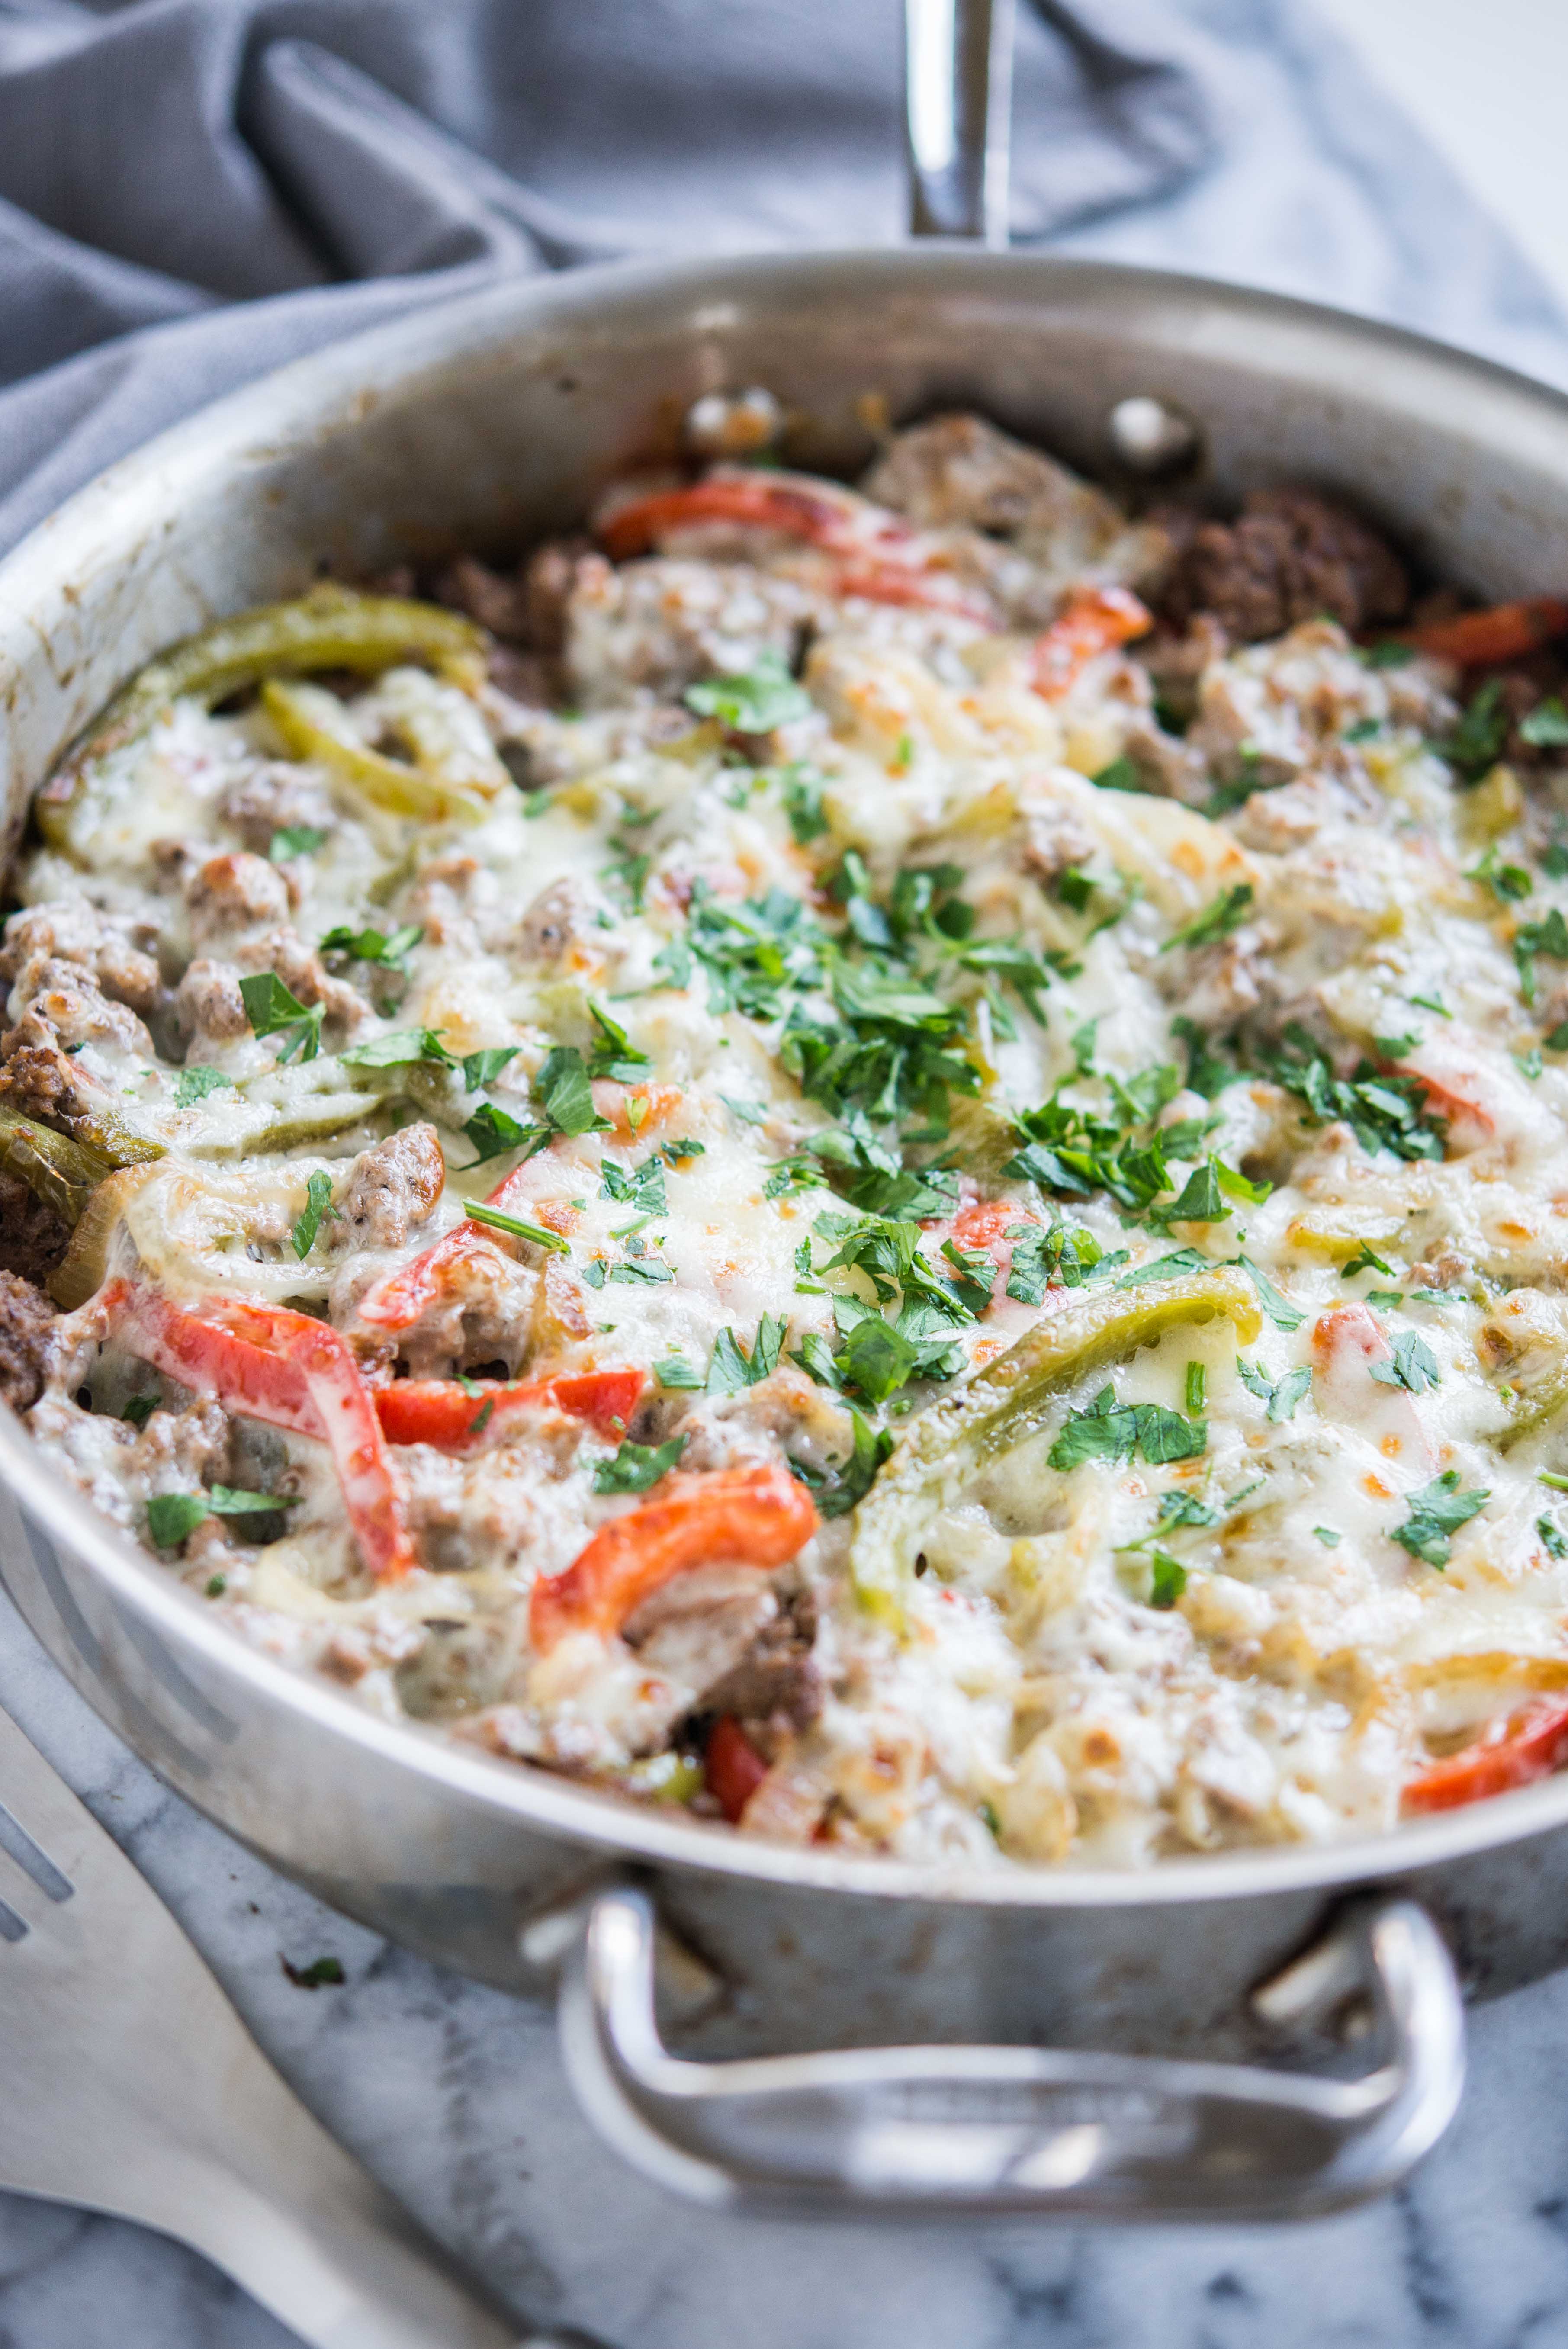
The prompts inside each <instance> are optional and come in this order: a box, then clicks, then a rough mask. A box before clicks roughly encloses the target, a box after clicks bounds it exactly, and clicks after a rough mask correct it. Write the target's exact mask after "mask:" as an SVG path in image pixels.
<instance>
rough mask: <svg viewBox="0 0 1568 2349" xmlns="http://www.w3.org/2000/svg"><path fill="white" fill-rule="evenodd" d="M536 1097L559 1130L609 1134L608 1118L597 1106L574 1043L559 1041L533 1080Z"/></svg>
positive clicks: (547, 1116) (545, 1113) (550, 1120)
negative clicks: (602, 1114) (594, 1104)
mask: <svg viewBox="0 0 1568 2349" xmlns="http://www.w3.org/2000/svg"><path fill="white" fill-rule="evenodd" d="M533 1098H534V1100H535V1101H536V1102H538V1104H539V1106H540V1108H541V1110H542V1112H543V1113H544V1116H545V1117H546V1119H547V1120H548V1121H549V1123H551V1124H552V1126H553V1127H554V1128H555V1131H556V1133H608V1132H609V1128H610V1121H609V1119H608V1118H605V1117H601V1116H600V1114H599V1112H598V1111H597V1110H596V1109H595V1108H594V1106H593V1083H592V1081H591V1080H590V1078H589V1074H588V1071H587V1069H586V1068H585V1067H584V1065H583V1055H582V1053H581V1052H580V1051H578V1050H577V1048H576V1046H575V1045H573V1044H557V1045H556V1046H555V1048H554V1049H553V1050H552V1051H551V1052H548V1053H547V1054H546V1055H545V1058H544V1061H543V1063H542V1067H541V1068H540V1071H539V1073H538V1075H537V1076H536V1077H535V1078H534V1080H533Z"/></svg>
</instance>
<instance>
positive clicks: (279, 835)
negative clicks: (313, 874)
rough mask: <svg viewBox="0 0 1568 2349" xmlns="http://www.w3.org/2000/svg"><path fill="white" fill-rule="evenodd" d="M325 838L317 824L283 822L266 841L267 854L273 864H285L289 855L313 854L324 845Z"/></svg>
mask: <svg viewBox="0 0 1568 2349" xmlns="http://www.w3.org/2000/svg"><path fill="white" fill-rule="evenodd" d="M326 838H327V836H326V833H325V832H324V831H323V830H322V829H321V827H320V825H319V824H314V823H283V824H280V825H279V826H278V828H277V830H276V832H274V833H273V836H272V839H271V841H270V842H269V843H268V845H267V854H268V856H269V857H270V858H271V859H272V862H273V864H287V862H288V860H289V858H290V857H291V856H314V855H315V852H316V850H317V849H318V848H325V846H326Z"/></svg>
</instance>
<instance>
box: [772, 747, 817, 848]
mask: <svg viewBox="0 0 1568 2349" xmlns="http://www.w3.org/2000/svg"><path fill="white" fill-rule="evenodd" d="M779 787H780V790H781V792H782V794H783V799H784V809H785V812H786V814H787V815H788V816H789V829H790V831H791V833H793V834H794V836H795V844H796V846H797V847H798V848H805V847H806V846H807V845H808V844H809V843H810V842H811V841H813V840H820V838H821V836H822V834H823V833H825V832H826V831H827V830H828V828H829V827H828V819H827V817H826V816H825V815H824V814H823V812H822V785H821V782H820V779H819V778H818V777H817V776H815V775H812V774H810V773H808V771H807V770H806V769H805V768H804V767H799V766H795V767H786V768H785V769H784V770H783V771H782V774H781V777H780V785H779Z"/></svg>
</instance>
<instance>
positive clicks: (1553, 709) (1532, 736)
mask: <svg viewBox="0 0 1568 2349" xmlns="http://www.w3.org/2000/svg"><path fill="white" fill-rule="evenodd" d="M1519 731H1520V735H1521V737H1522V740H1524V741H1526V742H1528V743H1530V744H1531V745H1532V748H1534V749H1535V750H1563V748H1565V747H1568V709H1563V704H1562V702H1561V701H1560V700H1559V698H1558V697H1557V696H1556V694H1554V693H1551V694H1548V695H1547V697H1546V698H1545V700H1544V701H1538V702H1537V703H1536V705H1535V707H1534V709H1532V710H1531V711H1529V712H1528V714H1527V715H1526V716H1525V717H1523V718H1522V719H1520V721H1519ZM1542 862H1544V859H1542ZM1554 1554H1555V1553H1554Z"/></svg>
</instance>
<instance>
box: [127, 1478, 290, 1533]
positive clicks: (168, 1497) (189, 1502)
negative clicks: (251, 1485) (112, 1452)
mask: <svg viewBox="0 0 1568 2349" xmlns="http://www.w3.org/2000/svg"><path fill="white" fill-rule="evenodd" d="M298 1506H299V1495H297V1494H294V1493H247V1492H243V1491H241V1490H238V1489H236V1488H235V1487H234V1486H233V1485H213V1486H212V1488H211V1492H206V1493H155V1494H154V1495H153V1496H152V1498H151V1499H150V1501H149V1503H148V1505H147V1530H148V1532H149V1533H150V1536H151V1537H152V1539H153V1540H154V1541H155V1542H156V1543H157V1545H158V1547H159V1548H160V1549H175V1548H178V1547H179V1545H180V1544H181V1542H182V1541H183V1540H184V1539H185V1538H186V1537H187V1535H189V1534H193V1533H194V1532H195V1530H196V1528H197V1526H199V1525H201V1523H202V1522H203V1521H204V1519H206V1518H208V1517H255V1516H263V1515H265V1514H266V1513H268V1512H269V1511H271V1510H273V1509H293V1508H297V1507H298Z"/></svg>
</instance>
